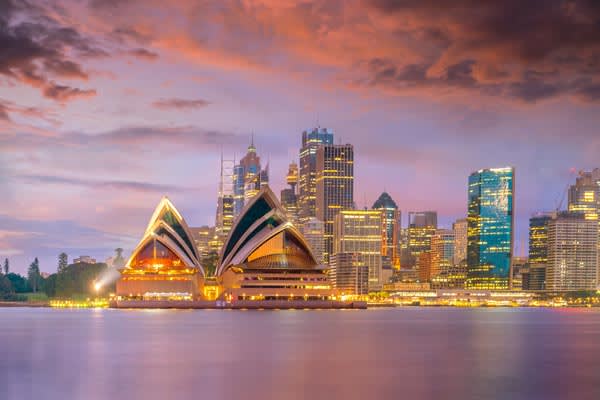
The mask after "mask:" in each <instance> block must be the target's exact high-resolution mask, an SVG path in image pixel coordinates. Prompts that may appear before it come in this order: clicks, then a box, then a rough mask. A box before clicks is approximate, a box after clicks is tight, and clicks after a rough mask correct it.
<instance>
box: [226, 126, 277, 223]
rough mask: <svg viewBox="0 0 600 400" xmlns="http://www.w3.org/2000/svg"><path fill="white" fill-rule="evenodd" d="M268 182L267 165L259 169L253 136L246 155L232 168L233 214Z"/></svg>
mask: <svg viewBox="0 0 600 400" xmlns="http://www.w3.org/2000/svg"><path fill="white" fill-rule="evenodd" d="M268 183H269V171H268V167H267V168H266V169H264V170H263V169H261V165H260V157H259V156H258V154H257V153H256V147H255V146H254V138H253V139H252V142H251V143H250V146H248V151H247V153H246V155H245V156H244V157H242V159H241V160H240V163H239V164H237V165H235V167H234V169H233V198H234V206H233V212H234V215H235V216H236V217H237V216H238V215H239V214H240V212H241V211H242V208H244V204H245V203H246V202H247V201H248V200H250V199H251V198H252V197H254V196H255V195H256V194H257V193H258V192H259V191H260V189H261V188H262V187H263V186H265V185H266V184H268Z"/></svg>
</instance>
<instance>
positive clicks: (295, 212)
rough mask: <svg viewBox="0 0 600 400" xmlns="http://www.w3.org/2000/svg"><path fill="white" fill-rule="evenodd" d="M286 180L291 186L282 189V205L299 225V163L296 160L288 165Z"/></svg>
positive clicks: (291, 219)
mask: <svg viewBox="0 0 600 400" xmlns="http://www.w3.org/2000/svg"><path fill="white" fill-rule="evenodd" d="M286 181H287V184H288V186H289V187H287V188H285V189H283V190H282V191H281V196H280V199H281V206H282V207H283V209H284V210H285V212H286V213H287V216H288V218H289V219H290V221H292V222H293V223H294V224H296V225H297V226H299V224H298V222H299V221H298V217H299V209H298V193H297V192H296V186H297V185H298V164H296V163H295V162H292V163H291V164H290V165H289V167H288V174H287V177H286Z"/></svg>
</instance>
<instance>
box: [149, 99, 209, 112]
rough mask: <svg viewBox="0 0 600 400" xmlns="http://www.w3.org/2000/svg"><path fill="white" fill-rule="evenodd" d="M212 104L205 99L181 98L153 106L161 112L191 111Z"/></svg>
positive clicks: (161, 101) (162, 101) (156, 103)
mask: <svg viewBox="0 0 600 400" xmlns="http://www.w3.org/2000/svg"><path fill="white" fill-rule="evenodd" d="M209 104H210V102H209V101H206V100H203V99H196V100H190V99H179V98H170V99H160V100H157V101H155V102H154V103H152V106H154V107H156V108H159V109H161V110H170V109H176V110H189V109H194V108H202V107H206V106H208V105H209Z"/></svg>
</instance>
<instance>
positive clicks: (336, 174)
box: [316, 144, 354, 263]
mask: <svg viewBox="0 0 600 400" xmlns="http://www.w3.org/2000/svg"><path fill="white" fill-rule="evenodd" d="M316 171H317V177H316V183H317V192H316V194H317V202H316V206H317V208H316V211H317V218H318V219H320V220H321V221H323V222H324V223H325V235H324V237H325V252H324V254H323V256H324V259H325V263H329V255H330V254H331V252H332V250H333V224H334V221H335V217H336V215H337V214H338V213H339V212H340V211H341V210H348V209H351V208H353V206H354V148H353V147H352V145H351V144H345V145H333V144H327V145H321V146H319V147H318V148H317V169H316Z"/></svg>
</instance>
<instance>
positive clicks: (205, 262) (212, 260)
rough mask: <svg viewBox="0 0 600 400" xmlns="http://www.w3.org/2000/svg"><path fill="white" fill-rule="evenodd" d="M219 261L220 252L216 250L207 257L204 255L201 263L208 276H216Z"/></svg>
mask: <svg viewBox="0 0 600 400" xmlns="http://www.w3.org/2000/svg"><path fill="white" fill-rule="evenodd" d="M218 262H219V254H218V253H217V252H216V251H212V252H210V253H208V255H207V256H206V257H202V259H201V260H200V263H201V264H202V267H203V268H204V272H205V273H206V276H214V275H215V273H216V271H217V263H218Z"/></svg>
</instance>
